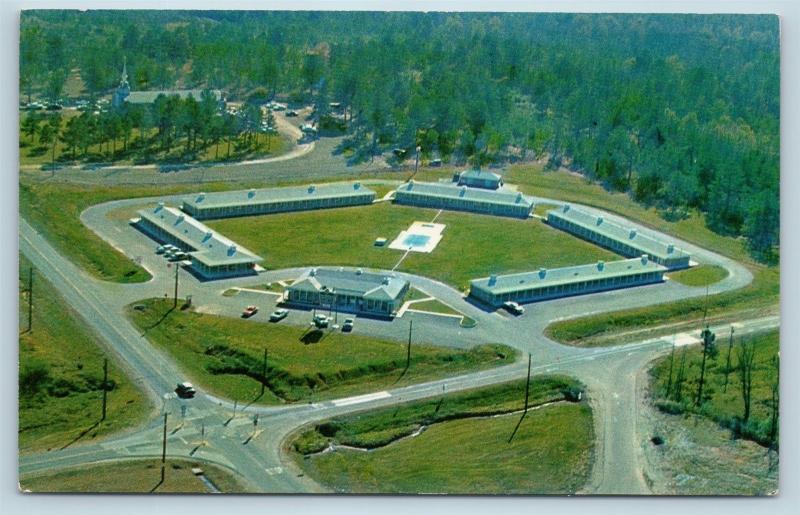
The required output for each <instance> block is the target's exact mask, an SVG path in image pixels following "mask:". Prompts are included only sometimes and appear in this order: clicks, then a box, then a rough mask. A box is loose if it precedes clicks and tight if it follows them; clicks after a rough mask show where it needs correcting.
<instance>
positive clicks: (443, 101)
mask: <svg viewBox="0 0 800 515" xmlns="http://www.w3.org/2000/svg"><path fill="white" fill-rule="evenodd" d="M123 60H126V62H127V68H128V72H129V74H130V77H131V87H132V89H133V90H134V91H136V90H153V89H160V88H174V87H187V88H188V87H191V88H215V89H222V90H224V91H225V92H226V93H227V96H228V98H229V99H234V100H247V99H248V98H252V97H253V96H254V95H256V96H266V97H268V98H279V99H282V100H288V101H289V102H292V103H296V104H298V105H301V104H306V105H307V104H310V105H313V106H314V108H315V110H314V116H315V120H316V121H317V122H318V123H321V124H322V123H323V122H324V121H325V120H326V119H327V118H326V116H327V115H328V113H329V110H330V109H331V103H332V102H335V103H338V104H340V106H341V107H340V109H341V110H342V111H343V112H344V125H341V124H339V125H337V127H338V128H340V129H342V130H343V131H344V133H345V138H344V140H343V143H342V149H343V150H347V151H348V154H349V155H352V156H353V159H354V160H368V159H371V158H372V157H373V156H375V155H377V154H381V153H384V152H386V151H388V150H393V149H394V150H400V149H402V150H405V153H403V152H402V151H401V152H396V154H398V155H400V156H401V159H402V156H403V155H406V156H409V157H410V156H413V155H414V149H415V148H416V147H417V146H419V147H420V151H421V153H422V156H423V158H425V159H430V158H433V157H438V158H441V159H442V160H444V161H445V162H452V163H457V164H462V163H469V164H471V165H474V166H489V165H494V164H502V163H507V162H515V161H520V160H530V159H546V160H547V163H548V166H550V167H560V166H566V167H568V168H570V169H573V170H575V171H578V172H581V173H583V174H585V175H586V176H587V177H589V178H591V179H594V180H597V181H600V182H602V183H603V184H605V185H606V187H607V188H610V189H614V190H619V191H625V192H628V193H629V195H631V197H632V198H634V199H636V200H637V201H638V202H641V203H643V204H645V205H653V206H656V207H658V208H659V209H660V210H661V212H662V213H663V214H664V216H666V217H669V218H674V219H679V218H681V217H683V216H685V215H686V213H688V212H689V211H690V210H693V209H698V210H701V211H703V212H704V213H705V215H706V220H707V224H708V226H709V227H710V228H711V229H713V230H714V231H716V232H719V233H722V234H727V235H734V236H744V237H746V238H747V241H748V244H749V247H750V249H751V250H752V253H753V255H754V256H756V257H758V258H759V259H763V260H774V259H777V248H778V244H779V239H778V237H779V86H780V84H779V76H780V67H779V25H778V18H777V17H776V16H769V15H765V16H760V15H745V16H741V15H570V14H527V13H507V14H495V13H364V12H353V13H336V12H246V11H231V12H213V11H203V12H187V11H125V12H121V11H120V12H112V11H90V12H78V11H28V12H24V13H23V14H22V19H21V40H20V94H21V97H22V96H25V95H31V94H32V95H34V96H39V97H41V98H49V99H52V100H56V99H58V98H60V97H62V96H63V95H64V87H65V84H66V83H67V80H68V77H69V76H70V74H74V73H76V72H77V73H79V75H80V78H81V79H82V81H83V83H84V85H85V88H86V91H87V93H88V96H91V97H95V96H99V95H107V94H108V93H110V92H111V91H112V90H113V88H114V87H116V85H117V82H118V81H119V74H120V68H121V63H122V62H123ZM334 105H336V104H334ZM337 120H338V118H337Z"/></svg>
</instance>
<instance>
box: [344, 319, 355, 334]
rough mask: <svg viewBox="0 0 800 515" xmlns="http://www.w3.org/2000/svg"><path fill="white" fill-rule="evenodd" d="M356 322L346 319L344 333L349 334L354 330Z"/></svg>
mask: <svg viewBox="0 0 800 515" xmlns="http://www.w3.org/2000/svg"><path fill="white" fill-rule="evenodd" d="M355 322H356V321H355V320H354V319H352V318H345V319H344V324H342V332H343V333H349V332H350V331H352V330H353V324H355Z"/></svg>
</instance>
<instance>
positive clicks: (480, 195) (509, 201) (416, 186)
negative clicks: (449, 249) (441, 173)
mask: <svg viewBox="0 0 800 515" xmlns="http://www.w3.org/2000/svg"><path fill="white" fill-rule="evenodd" d="M397 191H398V192H402V193H408V194H412V195H421V196H428V197H436V198H450V199H466V200H470V201H473V202H484V203H487V204H501V205H506V206H525V207H528V208H530V209H532V208H533V199H532V198H530V197H528V196H526V195H523V194H522V193H511V192H507V191H495V190H487V189H482V188H470V187H468V186H456V185H454V184H442V183H434V182H416V181H413V180H411V181H409V182H407V183H405V184H401V185H400V186H399V187H398V188H397Z"/></svg>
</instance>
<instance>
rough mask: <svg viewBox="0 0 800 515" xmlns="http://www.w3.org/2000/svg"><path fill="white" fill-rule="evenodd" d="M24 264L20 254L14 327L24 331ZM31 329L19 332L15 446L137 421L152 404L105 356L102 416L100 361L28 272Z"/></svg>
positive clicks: (72, 316) (74, 321)
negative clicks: (105, 390)
mask: <svg viewBox="0 0 800 515" xmlns="http://www.w3.org/2000/svg"><path fill="white" fill-rule="evenodd" d="M28 267H29V262H28V261H27V260H26V259H25V258H24V257H23V256H20V271H19V281H20V294H19V305H20V330H21V331H26V330H27V303H28V293H27V285H28V274H29V268H28ZM33 291H34V297H33V331H32V332H30V333H28V332H23V333H22V334H20V337H19V355H20V358H19V359H20V396H19V449H20V452H31V451H41V450H49V449H58V448H61V447H64V446H67V445H69V444H71V443H82V442H86V441H91V440H93V439H96V438H100V437H103V436H105V435H108V434H110V433H113V432H115V431H119V430H122V429H128V428H131V427H133V426H135V425H136V424H138V423H140V422H143V421H144V419H145V418H146V416H147V414H148V413H149V411H150V409H151V408H152V407H151V406H150V404H149V403H148V402H147V401H146V400H145V397H144V396H143V394H142V392H141V391H139V390H138V389H137V388H136V387H135V386H134V384H133V382H132V381H131V380H130V378H129V377H128V376H127V375H125V374H124V373H123V372H122V371H121V370H120V368H119V367H118V366H117V365H116V364H115V363H114V362H113V360H111V359H109V364H108V376H109V380H110V382H111V383H112V384H113V389H112V390H110V391H109V392H108V409H107V416H106V420H105V421H102V422H100V415H101V402H102V401H101V399H102V393H101V392H102V390H101V387H102V380H103V359H104V357H106V356H107V354H105V353H104V352H103V351H102V350H101V348H100V347H99V344H98V343H97V340H96V339H95V336H94V335H93V334H92V333H91V332H89V331H88V330H87V329H86V327H85V325H84V323H83V321H81V320H80V319H79V318H78V316H77V314H76V313H74V312H73V311H72V310H71V309H70V308H69V307H68V306H67V304H66V303H65V302H64V300H63V299H62V298H61V297H60V296H59V294H58V293H57V292H56V290H55V289H54V288H53V287H52V286H51V285H50V284H49V283H48V282H47V281H46V280H45V279H44V278H43V276H42V275H40V274H38V273H36V271H35V270H34V283H33Z"/></svg>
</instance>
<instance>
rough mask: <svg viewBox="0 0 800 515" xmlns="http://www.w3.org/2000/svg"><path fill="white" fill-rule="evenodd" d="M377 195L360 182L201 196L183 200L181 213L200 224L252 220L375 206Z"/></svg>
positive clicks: (203, 194) (227, 192) (202, 194)
mask: <svg viewBox="0 0 800 515" xmlns="http://www.w3.org/2000/svg"><path fill="white" fill-rule="evenodd" d="M373 200H375V192H374V191H373V190H371V189H369V188H365V187H364V186H362V185H361V183H359V182H354V183H349V184H345V183H331V184H321V185H319V186H315V185H313V184H312V185H309V186H299V187H290V188H266V189H257V190H256V189H252V190H240V191H226V192H219V193H198V194H196V195H193V196H191V197H188V198H185V199H183V201H182V202H181V209H182V210H183V211H185V212H186V213H188V214H190V215H192V216H193V217H195V218H197V219H198V220H205V219H209V218H227V217H232V216H252V215H263V214H268V213H281V212H286V211H304V210H309V209H324V208H333V207H347V206H359V205H365V204H371V203H372V201H373Z"/></svg>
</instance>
